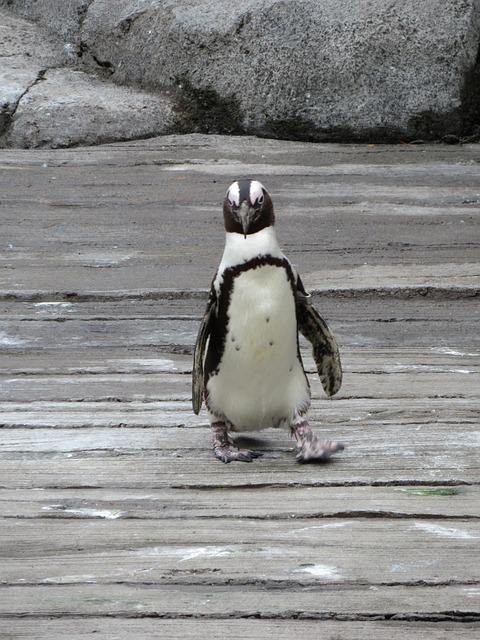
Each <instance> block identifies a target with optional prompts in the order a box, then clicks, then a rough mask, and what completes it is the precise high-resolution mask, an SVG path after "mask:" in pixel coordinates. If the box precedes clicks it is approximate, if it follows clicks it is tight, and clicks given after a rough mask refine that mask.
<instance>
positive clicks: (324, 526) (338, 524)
mask: <svg viewBox="0 0 480 640" xmlns="http://www.w3.org/2000/svg"><path fill="white" fill-rule="evenodd" d="M351 524H352V521H351V520H348V521H345V522H332V523H329V524H317V525H315V526H313V527H303V528H302V529H294V530H293V531H292V532H291V533H300V531H313V530H314V529H339V528H342V527H347V526H349V525H351Z"/></svg>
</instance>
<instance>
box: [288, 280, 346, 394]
mask: <svg viewBox="0 0 480 640" xmlns="http://www.w3.org/2000/svg"><path fill="white" fill-rule="evenodd" d="M296 307H297V323H298V330H299V331H300V333H301V334H302V335H303V336H304V337H305V338H306V339H307V340H308V341H309V342H310V343H311V344H312V347H313V358H314V360H315V364H316V365H317V371H318V375H319V376H320V381H321V383H322V387H323V389H324V391H325V393H326V394H327V396H333V395H335V394H336V393H337V391H338V390H339V389H340V387H341V384H342V363H341V362H340V353H339V351H338V346H337V343H336V341H335V338H334V336H333V333H332V332H331V330H330V327H329V326H328V324H327V323H326V322H325V320H324V319H323V318H322V316H321V315H320V314H319V313H318V311H317V310H316V309H315V307H314V306H313V305H312V303H311V297H310V295H309V294H308V293H307V292H306V291H305V289H304V288H303V284H302V281H301V280H300V278H299V277H298V279H297V295H296Z"/></svg>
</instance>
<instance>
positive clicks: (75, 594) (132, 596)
mask: <svg viewBox="0 0 480 640" xmlns="http://www.w3.org/2000/svg"><path fill="white" fill-rule="evenodd" d="M478 597H479V596H478V588H476V587H470V586H468V585H467V586H456V585H454V586H444V587H438V586H435V587H429V586H415V585H409V586H408V587H404V586H398V587H389V588H388V589H376V588H374V589H372V586H371V585H358V586H357V587H353V588H352V586H351V585H348V586H346V587H344V588H341V587H336V588H335V589H331V588H328V587H327V588H325V587H323V586H320V587H319V589H304V588H303V587H300V588H295V587H293V588H292V587H288V588H287V589H278V588H275V585H273V588H270V589H269V588H268V587H266V586H265V585H262V586H259V587H258V588H257V589H253V588H252V587H250V586H248V585H247V586H245V587H242V586H241V585H239V586H234V587H230V588H229V587H228V586H227V587H223V586H222V587H217V586H215V585H191V586H187V585H182V586H175V585H172V586H166V587H161V586H156V585H148V584H147V585H139V586H137V585H129V584H126V585H122V584H120V585H119V584H110V585H109V586H108V589H106V588H105V585H102V584H100V585H96V584H81V585H77V584H72V585H44V586H43V587H42V586H37V585H34V586H29V585H24V586H12V587H4V588H2V599H1V600H0V615H2V614H3V615H5V614H8V615H9V616H35V617H37V616H54V617H59V616H67V617H68V616H69V615H70V616H73V615H75V616H91V617H95V618H96V617H99V616H101V617H103V616H109V617H114V616H115V617H169V618H173V617H177V616H178V617H194V616H195V617H203V618H205V617H206V618H216V619H217V623H218V618H220V619H224V618H225V617H227V618H228V617H236V618H240V617H246V616H253V617H260V618H270V617H272V618H278V617H283V618H297V617H298V616H300V615H302V616H304V617H306V618H308V617H320V618H322V617H323V618H327V619H328V618H332V617H337V618H339V619H342V618H344V617H345V616H346V617H347V619H348V618H350V619H351V618H354V619H355V618H359V617H360V619H362V617H363V619H365V618H366V619H368V618H375V619H381V618H383V617H387V616H388V617H392V616H402V617H403V616H407V617H411V618H417V619H418V620H419V621H421V620H422V619H426V620H427V621H428V620H431V619H432V618H434V619H435V618H436V619H438V620H442V619H443V620H452V619H453V620H455V619H456V620H467V621H468V614H470V613H472V612H473V616H472V617H474V616H476V615H477V614H476V613H475V607H476V605H477V603H478ZM286 600H287V602H286ZM432 603H435V605H432Z"/></svg>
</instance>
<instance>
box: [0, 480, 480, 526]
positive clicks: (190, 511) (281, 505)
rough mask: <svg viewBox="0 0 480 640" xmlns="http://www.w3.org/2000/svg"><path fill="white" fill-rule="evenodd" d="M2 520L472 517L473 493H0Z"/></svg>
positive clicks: (478, 510)
mask: <svg viewBox="0 0 480 640" xmlns="http://www.w3.org/2000/svg"><path fill="white" fill-rule="evenodd" d="M0 517H3V518H22V519H23V518H58V519H62V518H65V519H69V518H80V519H81V518H87V519H88V518H94V519H95V518H100V519H102V518H104V519H107V520H108V519H114V520H115V519H118V518H122V519H130V518H133V519H139V520H144V519H151V520H159V519H160V520H164V519H177V518H181V519H184V518H197V517H198V518H206V517H210V518H256V519H269V518H273V519H275V518H287V519H288V518H293V517H295V518H313V519H317V518H325V519H330V518H339V517H341V518H359V517H365V518H382V517H384V518H405V517H415V518H420V519H424V520H436V519H437V518H451V519H452V520H455V519H458V518H465V519H468V518H480V487H479V486H478V485H473V486H460V487H453V486H444V487H441V486H432V487H428V486H417V485H412V486H402V487H398V486H389V487H382V486H377V487H372V486H349V487H303V486H301V487H286V488H283V487H270V488H269V489H268V490H267V491H263V490H259V489H258V488H257V489H255V488H252V489H251V490H246V489H245V488H244V487H242V488H239V489H236V488H231V489H229V490H228V491H225V490H222V489H213V490H211V491H208V490H207V491H206V490H202V489H172V488H171V487H166V488H164V489H152V488H150V487H147V486H145V487H144V488H143V489H138V490H135V491H131V490H128V489H107V488H100V489H88V490H84V489H71V488H69V489H42V490H41V491H39V490H36V489H13V490H8V489H4V490H3V491H2V492H1V494H0Z"/></svg>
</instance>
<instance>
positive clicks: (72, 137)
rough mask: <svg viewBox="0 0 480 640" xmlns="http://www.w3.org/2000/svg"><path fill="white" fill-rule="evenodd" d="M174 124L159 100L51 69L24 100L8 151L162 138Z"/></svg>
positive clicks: (9, 137) (8, 137)
mask: <svg viewBox="0 0 480 640" xmlns="http://www.w3.org/2000/svg"><path fill="white" fill-rule="evenodd" d="M172 122H173V113H172V110H171V106H170V105H169V103H168V102H167V101H164V100H162V99H161V98H159V97H158V96H155V95H151V94H148V93H145V92H141V91H135V90H133V89H130V88H128V87H117V86H115V85H113V84H111V83H106V82H103V81H101V80H99V79H98V78H96V77H94V76H90V75H89V74H86V73H85V72H83V71H78V70H75V69H52V70H50V71H49V72H48V73H46V74H45V76H44V77H43V78H42V79H40V81H38V82H36V83H35V85H34V86H32V87H31V88H30V90H29V91H28V93H27V94H26V95H25V96H24V97H23V99H22V100H21V101H20V103H19V105H18V107H17V110H16V112H15V115H14V116H13V118H12V122H11V125H10V127H9V130H8V133H7V134H6V136H5V143H6V146H9V147H23V148H31V147H52V148H56V147H71V146H75V145H93V144H100V143H104V142H112V141H117V140H130V139H138V138H145V137H151V136H154V135H161V134H162V133H167V132H168V131H169V130H170V127H171V124H172Z"/></svg>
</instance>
